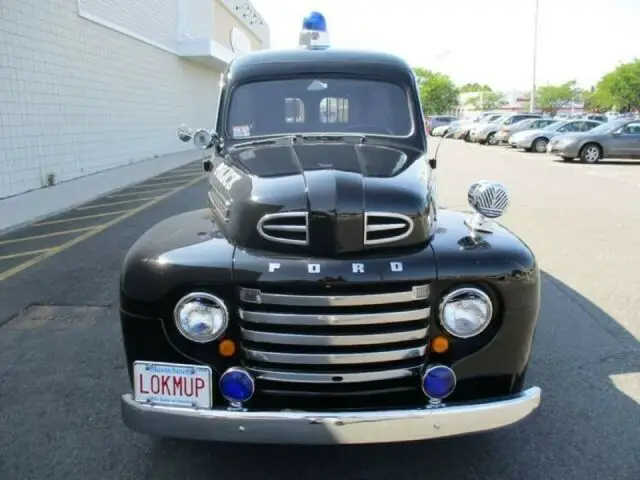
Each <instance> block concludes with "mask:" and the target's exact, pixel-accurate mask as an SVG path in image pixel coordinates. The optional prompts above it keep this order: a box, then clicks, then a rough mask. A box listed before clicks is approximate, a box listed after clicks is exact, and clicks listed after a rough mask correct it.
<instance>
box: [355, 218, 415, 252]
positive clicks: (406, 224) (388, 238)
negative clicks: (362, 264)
mask: <svg viewBox="0 0 640 480" xmlns="http://www.w3.org/2000/svg"><path fill="white" fill-rule="evenodd" d="M413 227H414V225H413V220H412V219H411V218H410V217H408V216H406V215H402V214H400V213H391V212H366V213H365V214H364V244H365V245H381V244H384V243H392V242H397V241H399V240H403V239H405V238H407V237H408V236H409V235H411V233H412V232H413Z"/></svg>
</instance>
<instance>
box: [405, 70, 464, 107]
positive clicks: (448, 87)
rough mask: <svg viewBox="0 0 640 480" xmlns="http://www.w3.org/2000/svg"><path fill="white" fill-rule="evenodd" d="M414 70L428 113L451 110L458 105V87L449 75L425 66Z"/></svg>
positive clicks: (423, 105) (421, 100) (423, 103)
mask: <svg viewBox="0 0 640 480" xmlns="http://www.w3.org/2000/svg"><path fill="white" fill-rule="evenodd" d="M414 71H415V75H416V80H417V83H418V89H419V92H420V102H421V104H422V109H423V111H424V113H425V114H426V115H437V114H440V113H445V112H449V111H451V110H453V109H454V108H456V107H457V106H458V89H457V88H456V86H455V84H454V83H453V81H452V80H451V78H449V76H448V75H445V74H443V73H439V72H434V71H431V70H427V69H425V68H415V69H414Z"/></svg>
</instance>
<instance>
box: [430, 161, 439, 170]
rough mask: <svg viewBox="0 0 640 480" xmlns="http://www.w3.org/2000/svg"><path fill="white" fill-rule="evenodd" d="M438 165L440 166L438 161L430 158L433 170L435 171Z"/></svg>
mask: <svg viewBox="0 0 640 480" xmlns="http://www.w3.org/2000/svg"><path fill="white" fill-rule="evenodd" d="M437 165H438V161H437V160H436V159H435V158H430V159H429V167H430V168H431V169H432V170H435V169H436V166H437Z"/></svg>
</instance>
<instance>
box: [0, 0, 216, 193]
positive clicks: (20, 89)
mask: <svg viewBox="0 0 640 480" xmlns="http://www.w3.org/2000/svg"><path fill="white" fill-rule="evenodd" d="M78 3H79V4H80V5H81V7H82V11H83V12H87V13H90V14H94V15H96V16H98V17H103V19H104V20H107V21H109V22H112V23H114V24H115V25H116V26H119V27H123V28H129V29H131V30H134V33H137V34H138V35H140V36H142V37H146V38H147V39H149V40H150V41H152V42H155V43H157V44H159V46H161V47H167V48H168V49H169V50H171V47H172V45H171V44H172V42H175V41H177V39H178V28H179V22H178V18H177V9H178V6H177V5H178V2H177V1H175V0H81V1H80V2H78V1H77V0H1V1H0V198H4V197H7V196H12V195H16V194H19V193H23V192H26V191H29V190H33V189H36V188H40V187H41V186H42V185H43V184H44V183H45V182H46V179H47V176H48V175H49V174H50V173H51V174H54V175H55V180H56V183H59V182H61V181H66V180H70V179H73V178H76V177H79V176H83V175H87V174H90V173H95V172H98V171H101V170H105V169H109V168H113V167H117V166H121V165H125V164H129V163H132V162H137V161H141V160H144V159H147V158H150V157H153V156H156V155H162V154H165V153H171V152H176V151H180V150H184V149H185V148H188V147H186V146H185V144H182V143H181V142H179V141H178V140H177V137H176V135H175V129H176V127H177V126H178V125H179V124H181V123H187V124H189V125H190V126H192V127H206V126H212V125H213V124H214V121H215V110H216V105H217V100H218V95H219V91H218V82H219V75H220V72H217V71H215V70H214V69H212V68H209V67H206V66H202V65H199V64H197V63H195V62H191V61H188V60H185V59H181V58H179V57H177V56H176V55H174V54H173V53H170V52H168V51H164V50H162V49H160V48H157V47H154V46H152V45H150V44H148V43H145V42H143V41H139V40H136V39H134V38H132V37H130V36H127V35H125V34H122V33H120V32H117V31H115V30H113V29H110V28H106V27H104V26H102V25H99V24H97V23H95V22H93V21H89V20H87V19H85V18H82V17H80V16H79V14H78ZM106 5H109V7H108V8H106V7H105V6H106Z"/></svg>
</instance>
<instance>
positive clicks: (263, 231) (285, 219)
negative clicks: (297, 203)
mask: <svg viewBox="0 0 640 480" xmlns="http://www.w3.org/2000/svg"><path fill="white" fill-rule="evenodd" d="M257 230H258V234H260V236H261V237H262V238H264V239H265V240H269V241H271V242H276V243H284V244H288V245H309V214H308V212H282V213H271V214H268V215H265V216H264V217H262V218H261V219H260V220H259V221H258V225H257Z"/></svg>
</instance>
